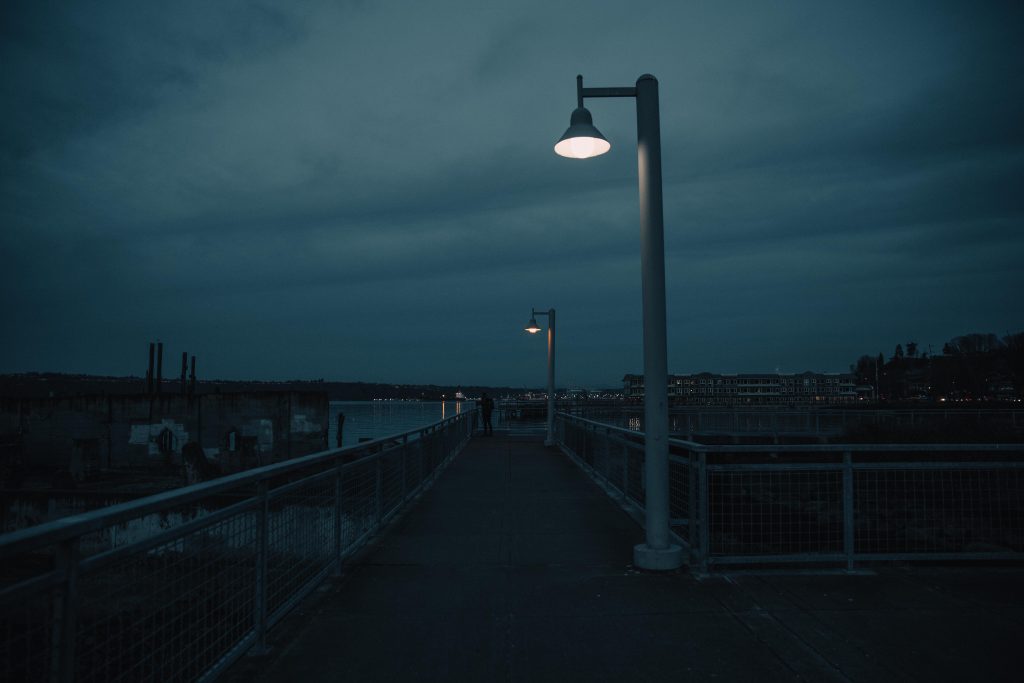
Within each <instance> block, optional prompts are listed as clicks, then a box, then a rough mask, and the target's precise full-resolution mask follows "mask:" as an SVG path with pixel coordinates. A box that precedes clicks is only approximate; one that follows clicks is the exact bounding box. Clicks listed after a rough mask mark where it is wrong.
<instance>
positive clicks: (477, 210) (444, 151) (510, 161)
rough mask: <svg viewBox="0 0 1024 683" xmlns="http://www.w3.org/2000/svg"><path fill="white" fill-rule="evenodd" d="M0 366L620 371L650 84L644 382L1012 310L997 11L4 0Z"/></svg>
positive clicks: (1006, 110) (234, 371) (394, 376)
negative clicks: (590, 153) (648, 330)
mask: <svg viewBox="0 0 1024 683" xmlns="http://www.w3.org/2000/svg"><path fill="white" fill-rule="evenodd" d="M0 12H2V13H3V14H2V17H0V40H2V42H0V63H2V64H4V67H3V69H2V71H0V95H2V96H3V99H4V101H5V102H9V103H15V106H8V107H4V109H3V110H2V112H0V124H2V125H0V222H2V228H3V229H2V231H0V251H2V254H3V259H4V265H5V267H4V268H3V269H0V286H2V291H3V294H2V298H0V303H2V304H3V306H4V309H5V311H7V313H8V319H9V320H12V321H15V324H11V325H8V326H5V331H4V333H3V335H2V336H0V353H2V354H3V358H4V359H5V363H4V365H3V367H0V371H4V370H6V371H10V370H30V369H53V370H69V371H90V372H118V373H120V372H136V373H137V372H139V371H140V369H141V367H142V361H144V358H143V356H144V353H143V352H144V350H145V343H146V342H147V341H149V340H150V339H152V338H155V337H161V338H162V339H163V340H164V341H165V342H167V343H168V345H170V346H171V347H173V348H178V347H180V348H188V349H189V350H190V351H194V352H196V353H198V354H199V355H200V358H201V359H204V361H205V362H204V364H203V365H204V367H205V369H206V372H207V373H209V375H217V376H224V377H253V376H259V377H268V378H274V377H295V376H307V377H321V376H324V377H335V378H348V379H366V380H377V379H379V380H385V381H423V382H466V383H469V382H493V383H508V384H513V385H537V384H541V383H542V382H543V369H544V368H543V356H544V350H543V348H542V347H543V344H538V343H537V340H536V339H533V338H531V337H527V336H525V335H521V334H520V333H519V330H520V328H521V326H522V324H523V323H524V322H525V318H526V316H527V315H528V313H529V309H530V307H532V306H537V307H544V308H546V307H549V306H555V307H557V308H558V310H559V321H560V325H559V348H560V352H559V359H560V364H559V377H560V378H561V380H560V381H561V382H564V383H566V384H579V385H589V386H595V385H612V384H615V383H616V382H617V380H618V379H619V378H620V377H621V375H622V374H623V373H625V372H635V371H638V370H639V368H640V365H641V363H640V314H639V303H640V287H639V245H638V239H637V236H638V226H637V223H638V217H637V208H636V204H637V199H636V161H635V155H634V153H633V149H634V144H635V143H634V140H635V135H636V131H635V115H634V113H633V106H632V103H630V102H628V101H625V100H621V101H617V100H601V101H595V102H594V103H592V105H591V109H592V111H593V112H594V117H595V123H597V125H598V127H599V128H601V129H602V131H603V132H604V133H605V134H606V135H607V136H608V137H609V139H610V140H612V142H613V150H612V153H611V154H609V155H607V156H605V157H601V158H599V159H595V160H592V161H590V162H588V163H574V162H569V161H566V160H564V159H561V158H558V157H556V156H555V155H554V154H553V153H552V151H551V146H552V144H553V142H554V140H555V139H556V138H557V136H558V135H559V134H560V133H561V132H562V130H563V129H564V127H565V126H566V125H567V123H568V116H569V113H570V111H571V109H572V108H573V106H574V104H575V101H574V94H575V93H574V89H573V88H574V82H573V79H574V77H575V74H576V73H578V72H583V73H584V75H585V77H586V80H587V83H588V84H591V85H628V84H630V83H632V82H633V81H634V80H635V79H636V77H637V76H638V75H639V74H640V73H643V72H651V73H654V74H656V75H657V76H658V77H659V79H660V83H661V103H662V127H663V148H664V165H665V168H664V174H665V215H666V247H667V265H668V301H669V307H670V310H669V321H670V328H669V338H670V339H669V343H670V366H671V368H672V369H673V370H675V371H694V370H702V369H707V370H721V371H730V370H734V371H738V370H770V369H774V368H776V367H778V368H779V369H780V370H783V371H799V370H804V369H818V370H840V369H844V368H845V367H846V365H847V364H848V363H849V362H851V361H852V360H853V359H854V358H856V357H857V356H858V355H860V354H861V353H863V352H876V351H877V350H880V349H884V350H885V351H886V352H888V351H889V349H890V347H891V346H894V345H895V343H896V342H898V341H903V342H906V341H908V340H910V339H914V340H917V341H919V342H921V343H922V344H923V345H927V344H929V343H931V344H934V345H941V343H942V342H943V341H944V340H945V339H946V338H948V337H951V336H954V335H957V334H961V333H964V332H969V331H975V330H979V331H989V330H991V331H994V332H997V333H1004V332H1006V331H1012V330H1015V329H1018V328H1019V327H1020V324H1021V322H1020V314H1019V310H1018V309H1019V306H1018V304H1017V303H1016V298H1017V292H1019V291H1024V287H1022V285H1024V273H1022V271H1021V269H1020V268H1019V266H1018V265H1017V264H1018V263H1020V262H1021V260H1022V257H1024V237H1022V235H1024V232H1022V231H1021V229H1020V228H1021V222H1022V221H1021V219H1022V216H1024V200H1022V199H1021V193H1020V192H1019V189H1018V188H1019V187H1020V186H1021V181H1022V179H1024V172H1022V171H1024V128H1022V127H1021V126H1020V125H1019V121H1021V120H1024V97H1022V95H1021V93H1022V92H1024V89H1022V88H1021V85H1022V84H1021V78H1022V76H1021V74H1024V68H1022V67H1024V51H1021V50H1020V48H1019V46H1018V39H1017V37H1016V35H1015V33H1016V27H1019V26H1020V25H1021V21H1020V20H1021V19H1022V16H1021V13H1022V12H1021V9H1020V7H1019V5H1018V4H1017V3H1007V4H1005V5H1000V4H991V3H990V4H986V5H984V6H974V5H964V4H962V3H949V4H941V3H920V4H906V3H900V4H898V5H892V4H891V3H881V4H878V5H871V4H858V5H856V6H854V5H851V6H843V7H834V6H825V5H822V4H821V3H809V2H808V3H804V2H793V3H780V4H777V5H772V6H771V7H768V6H765V5H763V4H762V3H688V4H685V5H683V4H679V3H660V2H641V3H635V4H632V5H630V6H629V7H626V6H625V5H623V4H621V3H579V4H578V6H562V5H559V6H557V7H552V6H550V5H548V4H543V3H514V4H508V3H505V4H494V5H488V4H484V3H477V2H469V1H466V2H444V3H440V4H438V3H428V4H423V5H409V4H407V3H405V4H399V3H359V2H354V3H334V2H326V1H324V2H317V1H314V0H310V1H307V2H290V3H272V2H264V3H257V4H253V3H244V2H227V3H174V4H172V5H167V6H166V7H164V6H157V5H145V4H140V3H128V2H106V3H99V4H98V5H89V6H84V5H83V6H78V5H67V4H66V3H8V4H6V5H5V6H4V8H3V9H2V10H0Z"/></svg>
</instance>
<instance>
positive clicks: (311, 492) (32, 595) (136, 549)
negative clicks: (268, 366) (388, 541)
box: [0, 410, 477, 681]
mask: <svg viewBox="0 0 1024 683" xmlns="http://www.w3.org/2000/svg"><path fill="white" fill-rule="evenodd" d="M476 418H477V411H476V410H469V411H466V412H463V413H461V414H459V415H455V416H452V417H450V418H447V419H444V420H441V421H439V422H437V423H434V424H431V425H427V426H425V427H420V428H417V429H412V430H408V431H406V432H401V433H398V434H393V435H389V436H386V437H383V438H379V439H374V440H372V441H366V442H363V443H360V444H358V445H355V446H349V447H345V448H335V449H330V450H326V451H322V452H319V453H313V454H311V455H307V456H303V457H299V458H295V459H293V460H287V461H284V462H280V463H275V464H271V465H265V466H263V467H258V468H254V469H252V470H248V471H245V472H240V473H237V474H232V475H229V476H226V477H221V478H218V479H215V480H212V481H209V482H204V483H200V484H195V485H192V486H187V487H183V488H180V489H177V490H174V491H168V492H165V493H160V494H156V495H154V496H148V497H146V498H141V499H139V500H134V501H129V502H126V503H120V504H117V505H113V506H109V507H106V508H102V509H99V510H94V511H91V512H86V513H82V514H78V515H74V516H70V517H66V518H63V519H58V520H55V521H53V522H49V523H46V524H41V525H38V526H35V527H29V528H27V529H23V530H20V531H16V532H13V533H9V534H4V535H0V566H3V567H4V568H5V569H12V568H14V569H17V571H16V572H15V574H17V573H18V572H20V571H21V570H24V574H25V575H22V576H17V575H16V576H13V577H9V578H8V583H7V585H3V586H2V587H0V633H4V634H7V637H6V638H4V639H3V640H2V641H0V678H10V679H11V680H14V679H18V680H60V681H70V680H74V679H76V677H78V676H84V677H85V679H86V680H91V678H97V679H103V678H104V677H105V676H106V675H107V674H110V673H111V672H113V673H115V674H116V673H120V672H121V670H122V669H125V668H128V669H130V670H132V671H139V670H147V671H149V672H150V673H147V674H146V675H145V676H143V677H147V678H156V679H160V678H173V679H176V680H177V679H200V680H210V679H212V678H214V677H215V676H216V675H217V674H218V673H219V672H222V671H224V670H225V669H226V668H227V667H228V666H229V665H230V664H231V663H232V662H234V661H235V660H237V659H238V658H239V657H240V656H241V655H242V654H244V653H245V652H246V651H249V650H250V649H252V648H255V651H262V649H263V648H265V646H266V638H267V636H266V634H267V630H268V629H269V628H270V627H272V626H273V625H274V624H275V623H277V622H278V621H279V620H280V619H281V618H283V617H284V615H285V614H286V613H287V612H288V611H289V610H290V609H292V608H293V607H294V606H295V605H296V604H298V603H299V601H300V600H302V599H304V598H305V597H306V596H307V595H309V594H310V592H312V591H313V590H314V589H315V588H316V587H317V586H318V585H320V583H322V582H323V580H324V579H326V578H327V577H328V576H330V575H331V574H332V573H335V574H337V573H338V572H340V571H341V567H342V563H343V562H344V561H345V560H346V559H347V558H350V557H351V556H352V555H353V554H355V553H356V552H357V551H358V550H359V549H360V548H361V547H363V546H364V545H365V544H366V543H367V542H368V541H369V539H370V538H371V537H372V536H373V535H375V534H379V533H380V532H381V530H382V529H383V528H384V527H385V526H386V525H387V524H388V522H389V521H390V520H391V519H393V518H394V517H395V516H396V515H398V514H399V513H401V512H402V510H403V509H405V508H407V507H408V506H409V505H410V504H411V503H412V502H413V501H414V500H416V499H417V497H418V496H419V495H420V494H421V493H422V492H423V491H425V490H426V489H427V488H428V487H429V486H430V485H431V484H432V483H433V481H434V480H435V479H436V477H437V476H438V474H439V473H440V471H441V470H442V469H443V468H444V467H445V466H446V465H447V463H448V462H450V461H451V459H452V458H453V457H455V455H456V454H457V453H458V452H459V451H460V450H461V449H462V447H463V446H464V445H465V444H466V443H467V441H468V440H469V438H470V437H471V436H472V434H473V430H474V427H475V426H476V424H477V419H476ZM354 456H355V457H354ZM345 460H349V462H345ZM287 475H292V476H287ZM296 475H298V476H296ZM275 484H276V485H275ZM228 494H231V495H228ZM203 502H207V503H212V506H211V505H206V506H203V505H202V503H203ZM225 503H226V504H225ZM222 504H225V505H223V507H222V506H221V505H222ZM207 508H209V509H207ZM157 513H159V514H162V515H170V514H175V515H180V519H178V520H175V521H172V524H173V525H172V526H170V527H169V528H167V527H166V526H165V525H164V524H160V525H159V527H161V528H152V527H153V526H157V525H155V524H152V522H154V521H162V520H159V519H157V520H155V519H154V518H153V515H154V514H157ZM189 515H195V516H194V517H191V518H189ZM136 520H137V521H138V522H141V525H140V526H141V528H142V534H143V536H142V537H141V538H131V539H129V540H128V542H125V543H121V544H118V543H117V542H116V540H115V539H114V538H113V533H114V530H115V529H117V528H118V527H119V526H122V527H124V525H125V524H126V523H128V522H132V521H136ZM125 528H131V527H125ZM96 532H100V533H101V536H100V538H99V544H98V545H97V544H96V543H95V541H94V540H93V538H90V535H93V534H94V533H96ZM108 534H109V537H108ZM86 543H88V544H91V545H90V547H89V550H90V551H91V552H90V553H84V552H83V550H84V547H83V546H84V545H85V544H86ZM18 560H21V562H20V563H19V562H17V561H18ZM158 586H159V587H161V591H160V592H159V593H154V589H155V588H156V587H158ZM133 601H134V602H133ZM214 615H216V620H215V621H211V619H213V618H214ZM144 624H145V625H146V628H144V629H143V628H142V627H143V625H144ZM154 624H155V625H156V627H155V628H154V629H151V628H149V627H150V626H153V625H154ZM139 629H142V632H144V633H143V638H144V639H148V640H146V641H145V642H146V644H145V645H144V646H143V645H138V646H136V645H131V646H125V645H124V643H125V642H126V641H125V640H124V639H125V638H128V640H129V641H131V642H135V641H136V640H138V639H137V638H134V636H135V635H136V634H137V633H139V632H140V631H139ZM211 629H212V630H211ZM214 632H216V634H217V635H216V636H215V641H216V643H217V645H216V647H209V643H208V642H207V641H206V640H204V639H209V638H210V637H211V634H213V633H214ZM97 634H101V635H97ZM102 634H106V635H102ZM140 642H141V641H140ZM97 664H99V666H100V668H99V669H96V665H97ZM104 667H105V668H104ZM104 671H106V672H107V673H106V674H105V673H103V672H104Z"/></svg>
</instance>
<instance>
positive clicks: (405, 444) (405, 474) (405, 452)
mask: <svg viewBox="0 0 1024 683" xmlns="http://www.w3.org/2000/svg"><path fill="white" fill-rule="evenodd" d="M408 461H409V435H408V434H406V435H404V436H403V437H402V505H403V506H404V505H405V502H406V501H407V500H409V467H408Z"/></svg>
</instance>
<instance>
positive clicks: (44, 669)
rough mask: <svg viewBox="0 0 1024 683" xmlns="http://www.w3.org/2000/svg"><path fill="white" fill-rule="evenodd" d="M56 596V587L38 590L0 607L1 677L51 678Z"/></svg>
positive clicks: (10, 678) (1, 678) (11, 678)
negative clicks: (22, 598)
mask: <svg viewBox="0 0 1024 683" xmlns="http://www.w3.org/2000/svg"><path fill="white" fill-rule="evenodd" d="M59 598H60V591H59V590H55V589H50V590H41V591H37V592H35V593H34V594H33V595H31V596H28V599H26V600H24V601H22V602H20V603H19V604H16V605H14V606H12V607H11V608H9V609H0V680H3V681H46V680H50V679H51V672H52V669H51V667H52V665H53V636H54V628H53V612H54V608H55V604H56V601H57V600H58V599H59Z"/></svg>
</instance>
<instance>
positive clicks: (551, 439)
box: [525, 308, 555, 446]
mask: <svg viewBox="0 0 1024 683" xmlns="http://www.w3.org/2000/svg"><path fill="white" fill-rule="evenodd" d="M538 315H546V316H547V317H548V435H547V437H545V439H544V445H545V446H553V445H554V443H555V309H553V308H549V309H548V310H546V311H538V310H535V309H530V322H529V323H527V325H526V327H525V330H526V331H527V332H529V333H530V334H537V333H538V332H540V325H538V324H537V316H538Z"/></svg>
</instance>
